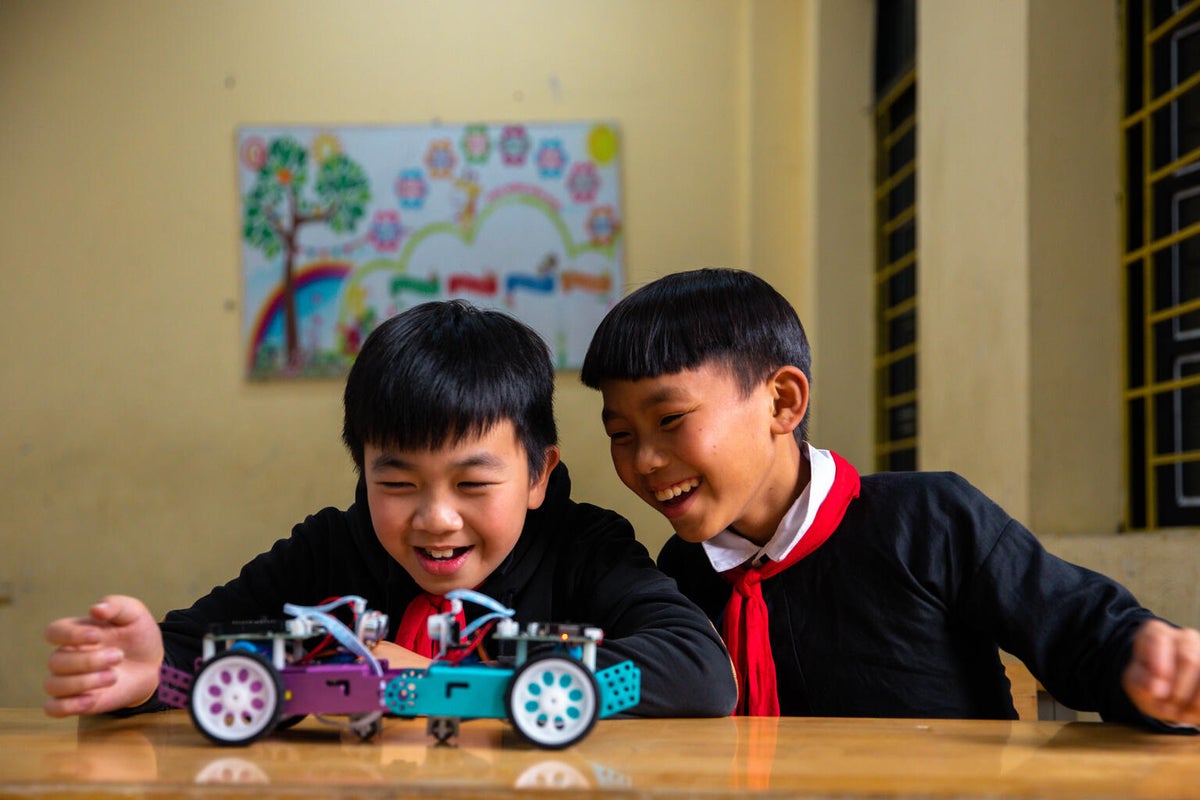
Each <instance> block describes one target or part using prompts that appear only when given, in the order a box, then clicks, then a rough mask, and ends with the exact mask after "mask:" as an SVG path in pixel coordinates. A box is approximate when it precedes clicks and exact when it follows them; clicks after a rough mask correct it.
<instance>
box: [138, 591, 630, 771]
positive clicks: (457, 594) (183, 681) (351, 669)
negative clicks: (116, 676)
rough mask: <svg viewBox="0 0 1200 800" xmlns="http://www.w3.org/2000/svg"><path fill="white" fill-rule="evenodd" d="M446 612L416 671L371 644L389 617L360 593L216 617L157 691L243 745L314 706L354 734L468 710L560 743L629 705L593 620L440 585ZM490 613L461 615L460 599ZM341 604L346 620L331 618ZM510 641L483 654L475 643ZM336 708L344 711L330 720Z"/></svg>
mask: <svg viewBox="0 0 1200 800" xmlns="http://www.w3.org/2000/svg"><path fill="white" fill-rule="evenodd" d="M446 597H447V598H448V599H450V601H451V604H452V607H451V610H450V611H449V612H446V613H443V614H434V615H431V616H430V617H429V622H428V625H429V634H430V638H431V639H433V640H434V641H435V642H437V643H438V646H439V653H438V656H437V657H436V658H435V659H434V661H433V663H431V664H430V665H429V666H428V667H425V668H424V669H411V668H406V669H392V668H390V667H389V666H388V664H387V661H385V660H381V659H376V658H375V657H374V656H373V655H372V653H371V649H372V647H373V646H374V645H375V644H376V643H377V642H378V641H379V640H380V637H381V636H383V635H385V634H386V631H387V627H388V626H387V617H386V616H385V615H383V614H381V613H380V612H377V611H370V610H367V608H366V602H365V601H364V600H363V599H362V598H360V597H343V598H339V599H337V600H333V601H331V602H329V603H326V604H324V605H320V606H296V605H291V604H288V605H285V606H284V609H283V610H284V612H285V613H286V614H288V615H289V618H288V619H284V620H264V621H254V622H248V623H233V624H228V625H221V626H215V627H214V628H213V630H212V631H210V632H209V633H208V634H206V635H205V637H204V640H203V645H202V654H201V657H200V658H199V659H198V660H197V662H196V668H195V670H194V671H193V672H190V673H189V672H186V671H183V670H180V669H176V668H174V667H171V666H167V665H165V664H164V665H163V667H162V670H161V674H160V680H159V689H158V698H159V699H160V700H161V701H163V702H164V703H166V704H168V705H171V706H174V707H177V708H187V709H188V711H189V713H190V714H191V718H192V721H193V722H194V723H195V725H196V727H197V728H198V729H199V730H200V732H201V733H203V734H204V735H205V736H206V737H208V739H210V740H211V741H213V742H215V743H217V744H221V745H245V744H249V743H250V742H253V741H255V740H256V739H258V738H260V737H263V736H266V735H268V734H269V733H271V732H272V731H274V730H276V729H279V728H283V727H287V726H289V725H291V724H295V723H296V722H298V721H299V720H301V719H303V718H304V717H305V716H308V715H313V716H315V717H317V718H318V719H320V720H322V721H323V722H327V723H329V724H333V725H340V726H342V727H346V728H349V729H350V730H351V731H353V732H354V733H356V734H357V735H358V736H360V737H361V738H363V739H368V738H371V737H372V736H374V735H375V734H376V733H378V732H379V731H380V729H381V727H382V721H383V718H384V717H385V716H395V717H401V718H413V717H427V718H428V722H427V726H426V729H427V731H428V732H429V733H430V734H431V735H432V736H433V737H434V738H435V739H436V740H437V741H438V742H439V743H441V742H447V741H449V740H450V739H452V738H453V737H454V736H455V735H457V733H458V727H459V723H460V721H462V720H469V719H507V720H509V721H510V722H511V723H512V725H513V727H514V728H515V729H516V731H517V732H518V733H519V734H520V735H521V736H522V737H523V738H525V739H526V740H528V741H529V742H531V743H532V744H534V745H536V746H538V747H543V748H548V749H559V748H563V747H569V746H570V745H572V744H574V743H576V742H578V741H579V740H581V739H583V738H584V737H585V736H587V735H588V733H590V732H591V730H592V727H593V726H594V725H595V723H596V720H597V719H603V718H605V717H609V716H612V715H614V714H617V713H619V712H621V711H625V710H627V709H630V708H633V707H634V706H636V705H637V703H638V701H639V700H640V695H641V672H640V670H638V668H637V667H636V666H635V665H634V664H633V662H632V661H622V662H620V663H619V664H616V665H614V666H612V667H608V668H607V669H603V670H600V671H599V672H597V671H596V647H597V645H598V644H600V643H601V641H602V640H603V638H604V636H603V631H601V630H600V629H599V628H595V627H591V626H586V625H574V624H562V623H541V622H533V623H529V624H527V625H526V626H525V627H524V628H522V627H521V626H520V625H518V623H517V622H516V621H515V620H514V619H513V618H512V617H513V614H514V612H513V610H512V609H510V608H505V607H504V606H502V605H501V604H499V603H497V602H496V601H495V600H493V599H492V598H490V597H488V596H486V595H482V594H479V593H478V592H472V591H468V590H456V591H453V592H449V593H448V594H447V595H446ZM463 600H467V601H470V602H474V603H477V604H479V605H481V606H483V607H485V608H486V609H487V613H485V614H484V615H482V616H480V617H479V618H478V619H476V620H474V621H473V622H472V623H471V624H470V625H466V626H463V625H462V624H461V620H462V615H461V610H462V601H463ZM334 612H339V613H342V614H343V616H344V615H345V614H346V613H347V612H349V613H350V614H351V616H352V618H353V619H352V620H351V622H350V624H347V623H345V622H343V621H342V620H340V619H338V617H336V616H334ZM489 635H490V636H491V638H492V640H493V641H495V642H501V643H504V642H508V643H511V644H510V645H507V646H504V645H502V647H505V649H507V650H510V651H512V652H511V654H510V655H508V656H506V657H502V658H500V659H499V660H495V661H493V660H490V659H488V658H487V656H486V654H485V653H484V650H483V646H482V644H483V640H484V637H486V636H489ZM333 717H345V718H346V719H345V720H344V721H343V720H340V719H333Z"/></svg>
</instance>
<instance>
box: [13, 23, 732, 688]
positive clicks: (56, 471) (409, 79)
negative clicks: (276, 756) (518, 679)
mask: <svg viewBox="0 0 1200 800" xmlns="http://www.w3.org/2000/svg"><path fill="white" fill-rule="evenodd" d="M745 15H746V7H745V4H743V3H740V2H736V3H728V2H700V3H697V2H693V0H655V2H643V0H605V2H574V3H566V4H564V3H562V2H559V0H505V2H502V3H490V2H469V1H467V0H463V1H461V2H459V1H451V2H416V0H380V1H379V2H374V1H373V0H356V1H355V2H305V1H301V2H294V1H293V0H277V1H276V0H266V1H264V0H255V2H243V1H242V0H228V2H224V1H220V0H205V1H204V2H198V1H197V2H190V1H189V2H183V1H182V0H111V1H109V2H100V1H98V0H93V1H89V2H86V3H77V2H63V1H58V0H51V1H49V2H46V1H45V0H11V1H10V2H4V3H0V113H2V115H3V116H2V118H3V123H2V124H0V166H2V169H0V175H3V180H4V189H3V191H2V192H0V242H2V243H3V248H2V249H0V253H2V255H0V258H2V259H3V269H2V271H0V274H2V275H3V276H4V286H3V290H2V291H0V334H2V336H3V341H4V342H5V349H6V353H5V357H4V359H3V360H0V375H2V376H3V381H2V385H3V387H4V399H3V401H2V403H3V405H2V407H3V415H2V416H3V421H2V422H0V448H2V452H3V458H0V596H3V595H8V596H10V598H11V599H10V602H8V603H5V604H3V605H0V625H3V627H4V630H5V632H6V637H7V640H8V646H6V647H5V648H0V705H13V704H32V703H37V702H40V700H39V697H38V693H39V691H40V689H39V688H38V687H39V686H40V677H41V674H42V670H43V665H44V663H45V655H46V654H47V653H48V648H47V647H46V646H45V645H44V644H43V643H42V642H41V631H42V628H43V627H44V625H45V623H46V622H47V621H48V620H49V619H51V618H52V617H54V616H58V615H63V614H68V613H79V612H80V611H82V610H84V609H85V608H86V605H87V604H88V603H90V602H92V601H94V600H95V599H96V598H98V597H99V596H100V595H101V594H102V593H105V592H111V591H122V592H129V593H135V594H139V595H141V596H143V597H145V598H147V599H148V601H149V603H150V605H151V607H152V608H153V609H154V610H155V611H156V612H164V611H166V610H168V609H169V608H171V607H176V606H178V605H182V604H185V603H188V602H190V601H191V600H192V599H193V598H194V597H196V596H198V595H199V594H200V593H203V592H205V591H207V590H208V589H209V587H210V586H212V585H213V584H214V583H216V582H219V581H224V580H226V579H228V578H229V577H232V575H234V574H235V572H236V569H237V568H238V567H239V566H240V565H241V564H242V563H243V562H244V561H246V560H247V559H248V558H249V557H250V556H252V555H253V554H255V553H257V552H259V551H260V550H261V549H263V548H265V547H267V546H268V545H269V544H270V543H271V542H272V541H274V540H275V539H276V538H278V537H280V536H283V535H286V534H287V532H288V531H289V530H290V528H291V525H293V524H294V523H295V522H297V521H299V520H300V519H302V517H303V515H304V514H306V513H309V512H311V511H314V510H316V509H318V508H321V507H323V506H326V505H343V506H344V505H345V504H347V503H348V502H349V501H350V500H351V497H352V487H353V474H352V469H351V465H350V461H349V459H348V458H347V456H346V455H345V454H344V452H343V450H342V447H341V444H340V441H339V433H340V424H341V417H340V414H341V408H340V399H341V398H340V391H341V386H340V385H339V384H338V383H337V382H334V381H331V382H313V383H299V382H297V383H270V384H250V383H247V382H246V381H245V380H244V379H243V377H242V356H241V354H242V344H241V342H240V319H241V309H240V308H239V306H238V304H239V302H240V294H239V276H240V273H239V269H240V267H239V262H238V241H239V239H238V206H237V195H236V190H235V188H234V187H235V184H234V156H235V153H234V130H235V128H236V126H238V125H240V124H274V123H279V124H289V123H294V124H304V123H314V122H318V123H330V124H339V123H343V124H353V123H416V124H420V123H426V122H430V121H432V120H437V119H440V120H444V121H448V122H454V121H459V122H468V121H477V120H483V121H493V120H496V121H507V120H517V121H539V120H540V121H555V120H575V119H594V118H603V119H614V120H616V121H618V123H619V124H620V129H621V134H622V146H623V151H622V158H623V191H624V197H623V201H624V206H625V208H624V211H625V217H626V220H627V227H626V233H627V235H628V239H627V248H626V255H627V265H628V278H629V280H630V282H631V283H632V284H637V283H639V282H643V281H645V280H647V279H649V278H651V277H653V276H655V275H657V274H661V273H662V272H666V271H671V270H676V269H682V268H687V267H692V266H698V265H706V264H732V263H740V262H744V261H745V242H746V241H747V234H746V231H745V230H744V225H745V222H744V220H745V214H744V203H745V195H746V188H745V182H746V177H745V174H746V173H745V170H746V159H745V157H744V156H745V153H746V142H745V141H744V136H745V129H746V126H745V122H744V114H743V113H741V112H740V111H739V109H742V108H744V102H745V100H744V96H743V95H744V86H745V84H746V81H747V76H746V69H747V66H746V65H747V51H746V36H747V29H746V19H745ZM559 383H560V395H559V421H560V425H561V430H562V438H563V445H564V449H565V451H566V455H567V459H568V463H569V464H570V465H571V467H572V472H573V475H574V477H575V480H576V483H577V485H578V486H579V487H580V492H579V494H580V496H581V497H584V498H587V499H591V500H593V501H595V502H599V503H603V504H607V505H623V506H625V507H628V508H629V509H635V510H636V513H638V514H643V515H644V512H641V510H640V509H637V508H636V503H637V501H636V499H634V498H633V497H632V496H630V497H629V499H628V500H627V499H626V497H625V495H626V494H627V492H626V490H625V489H624V488H623V487H620V486H619V484H618V483H617V481H616V480H615V478H613V477H612V476H611V473H612V467H611V465H610V464H609V462H608V457H607V445H606V440H605V439H604V437H603V435H602V430H601V429H600V425H599V422H598V420H599V399H598V396H595V395H594V393H592V392H590V391H589V390H585V389H583V388H582V387H581V386H579V384H578V378H577V375H576V374H575V373H564V374H562V375H561V376H560V381H559ZM644 518H646V519H650V518H649V517H644ZM652 525H653V527H652V529H651V531H650V532H651V536H652V537H653V536H657V537H658V540H659V541H661V537H662V535H663V534H664V533H665V531H666V525H665V524H663V523H662V522H660V521H658V520H652ZM645 527H650V525H647V526H645ZM651 541H654V539H653V538H651Z"/></svg>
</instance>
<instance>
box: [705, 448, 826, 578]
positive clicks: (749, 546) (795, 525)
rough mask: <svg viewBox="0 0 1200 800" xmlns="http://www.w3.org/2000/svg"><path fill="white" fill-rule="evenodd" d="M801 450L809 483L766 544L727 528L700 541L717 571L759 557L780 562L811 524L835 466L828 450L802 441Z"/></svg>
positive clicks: (824, 495)
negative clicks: (810, 470)
mask: <svg viewBox="0 0 1200 800" xmlns="http://www.w3.org/2000/svg"><path fill="white" fill-rule="evenodd" d="M801 453H802V454H803V455H804V457H805V458H807V459H808V462H809V464H810V465H811V467H812V473H811V477H810V479H809V481H808V486H805V487H804V491H802V492H801V493H800V496H799V497H797V498H796V502H794V503H792V507H791V508H789V509H788V511H787V513H786V514H784V515H783V519H782V520H781V521H780V523H779V527H778V528H776V529H775V534H774V535H773V536H772V537H771V539H770V540H769V541H768V542H767V543H766V545H765V546H763V547H759V546H758V545H756V544H755V543H754V542H752V541H750V540H749V539H747V538H745V537H744V536H742V535H741V534H737V533H734V532H733V531H731V530H729V529H728V528H726V529H725V530H723V531H721V532H720V533H718V534H717V535H716V536H714V537H712V538H711V539H707V540H705V541H704V542H703V543H702V546H703V547H704V552H705V553H706V554H707V555H708V560H709V562H711V563H712V565H713V569H715V570H716V571H717V572H725V571H726V570H729V569H733V568H734V567H737V566H740V565H742V564H744V563H746V562H747V561H750V560H751V559H756V558H759V557H760V556H762V557H764V558H769V559H771V560H772V561H782V560H783V559H784V558H786V557H787V554H788V553H790V552H792V548H793V547H795V546H796V543H797V542H799V541H800V539H801V538H802V537H803V536H804V534H805V532H806V531H808V529H809V527H811V526H812V521H813V518H814V517H816V515H817V509H818V508H820V507H821V503H824V502H825V498H826V497H828V496H829V489H830V488H831V487H832V486H833V476H834V473H835V472H836V467H835V466H834V462H833V456H832V455H830V453H829V451H828V450H818V449H817V448H815V447H813V446H812V445H811V444H809V443H808V442H805V443H804V447H803V448H801Z"/></svg>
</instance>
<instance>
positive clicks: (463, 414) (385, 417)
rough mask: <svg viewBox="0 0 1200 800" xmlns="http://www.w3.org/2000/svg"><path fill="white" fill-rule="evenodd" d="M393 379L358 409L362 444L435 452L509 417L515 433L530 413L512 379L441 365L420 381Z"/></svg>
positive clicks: (529, 401) (527, 403)
mask: <svg viewBox="0 0 1200 800" xmlns="http://www.w3.org/2000/svg"><path fill="white" fill-rule="evenodd" d="M452 376H454V377H458V378H463V380H454V379H452ZM396 377H397V380H396V381H395V385H393V386H381V387H380V392H379V395H378V396H377V397H375V398H372V400H371V401H370V402H368V403H366V404H365V406H364V408H363V409H362V413H361V416H360V417H359V418H360V419H361V420H362V431H361V433H362V440H363V441H365V442H376V443H379V444H387V445H391V446H393V447H397V448H399V449H401V450H436V449H438V448H441V447H445V446H448V445H454V444H457V443H458V442H460V441H462V440H463V439H466V438H469V437H472V436H479V435H482V434H484V433H486V432H487V431H489V430H490V429H491V428H492V426H493V425H496V424H498V423H500V422H502V421H504V420H511V421H512V422H513V425H514V427H515V428H516V429H517V432H518V435H519V434H520V433H521V431H520V423H519V420H524V419H526V418H527V417H528V416H529V413H530V410H529V408H530V404H531V398H527V397H522V396H521V392H520V391H519V390H518V389H517V388H516V387H517V386H519V384H516V383H514V382H512V381H503V380H499V381H490V380H480V379H479V378H480V376H479V375H478V374H475V375H472V374H471V373H470V372H451V371H449V370H446V369H440V370H437V371H432V374H430V375H425V376H422V378H423V379H422V380H410V381H406V380H404V379H403V378H402V377H400V376H396Z"/></svg>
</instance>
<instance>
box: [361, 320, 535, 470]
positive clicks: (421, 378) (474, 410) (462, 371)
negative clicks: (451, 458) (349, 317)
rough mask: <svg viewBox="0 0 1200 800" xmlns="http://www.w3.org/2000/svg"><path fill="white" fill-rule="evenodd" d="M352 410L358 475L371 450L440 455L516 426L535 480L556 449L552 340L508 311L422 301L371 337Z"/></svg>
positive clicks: (362, 354)
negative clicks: (506, 424)
mask: <svg viewBox="0 0 1200 800" xmlns="http://www.w3.org/2000/svg"><path fill="white" fill-rule="evenodd" d="M344 405H345V421H344V424H343V426H342V440H343V441H344V442H345V444H346V447H347V448H348V449H349V450H350V455H351V456H352V457H353V458H354V463H355V466H356V467H357V468H358V470H359V471H360V472H361V471H362V469H363V448H364V446H365V445H366V444H367V443H371V444H373V445H376V446H379V447H395V448H398V449H401V450H434V449H437V448H439V447H443V446H446V445H452V444H455V443H457V442H459V441H461V440H462V439H464V438H466V437H468V436H475V435H480V434H483V433H486V432H487V431H488V430H490V429H491V427H492V426H493V425H495V424H497V423H499V422H501V421H503V420H509V421H511V422H512V424H513V427H514V428H515V429H516V434H517V438H518V439H519V440H520V442H521V444H522V445H523V446H524V448H525V453H526V456H527V457H528V460H529V473H530V479H531V480H532V479H534V478H536V476H537V475H538V474H540V473H541V471H542V468H543V467H544V466H545V463H546V450H547V448H549V447H551V446H553V445H555V444H557V442H558V431H557V428H556V427H555V424H554V367H553V364H552V362H551V359H550V350H549V348H548V347H547V346H546V343H545V341H544V340H543V339H542V337H541V336H539V335H538V333H537V332H536V331H534V330H532V329H531V328H529V327H528V326H527V325H525V324H524V323H522V322H519V321H518V320H516V319H515V318H513V317H511V316H509V315H508V314H505V313H504V312H501V311H494V310H489V309H483V308H478V307H476V306H473V305H471V304H470V303H467V302H465V301H462V300H448V301H436V302H430V303H422V304H421V305H418V306H414V307H413V308H410V309H407V310H406V311H403V312H401V313H399V314H397V315H395V316H393V317H390V318H389V319H387V320H385V321H384V322H383V323H382V324H381V325H380V326H379V327H377V328H376V329H375V330H374V331H372V332H371V335H370V336H368V337H367V340H366V342H364V343H363V347H362V350H361V351H360V352H359V354H358V356H357V357H356V358H355V360H354V365H353V366H352V367H351V368H350V375H349V376H348V377H347V379H346V392H345V397H344Z"/></svg>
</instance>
